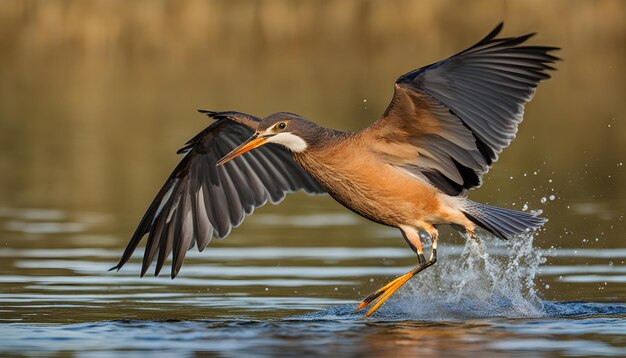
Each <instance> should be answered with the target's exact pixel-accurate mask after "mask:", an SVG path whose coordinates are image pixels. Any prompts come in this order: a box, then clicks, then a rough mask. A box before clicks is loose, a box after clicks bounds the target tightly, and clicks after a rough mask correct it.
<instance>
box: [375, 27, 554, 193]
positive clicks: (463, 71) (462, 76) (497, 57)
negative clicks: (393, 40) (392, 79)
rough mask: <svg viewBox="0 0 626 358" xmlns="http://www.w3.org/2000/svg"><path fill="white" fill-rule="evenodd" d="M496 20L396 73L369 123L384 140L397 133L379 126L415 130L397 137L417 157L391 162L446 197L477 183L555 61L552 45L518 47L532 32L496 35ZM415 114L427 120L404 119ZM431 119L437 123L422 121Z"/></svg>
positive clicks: (514, 129) (511, 136) (511, 135)
mask: <svg viewBox="0 0 626 358" xmlns="http://www.w3.org/2000/svg"><path fill="white" fill-rule="evenodd" d="M502 26H503V24H499V25H498V26H497V27H496V28H495V29H494V30H493V31H492V32H491V33H489V34H488V35H487V36H486V37H485V38H484V39H482V40H481V41H480V42H478V43H477V44H475V45H474V46H472V47H470V48H468V49H466V50H464V51H462V52H460V53H458V54H456V55H454V56H452V57H450V58H447V59H445V60H442V61H439V62H436V63H434V64H431V65H428V66H425V67H422V68H420V69H417V70H414V71H411V72H409V73H407V74H405V75H403V76H401V77H400V78H399V79H398V80H397V82H396V87H395V92H394V98H393V100H392V102H391V104H390V105H389V107H388V108H387V110H386V111H385V114H384V115H383V117H381V119H380V120H378V121H377V122H376V123H374V125H373V127H374V128H377V129H379V132H382V133H387V134H388V135H387V136H385V135H383V138H382V139H383V140H385V141H397V140H398V139H394V138H393V136H394V135H395V136H396V137H397V134H398V133H397V131H396V132H395V133H394V131H391V130H384V128H385V127H390V128H398V129H400V130H405V131H413V132H412V133H406V135H404V136H403V137H402V138H403V140H407V141H408V142H410V143H411V144H413V145H415V146H416V152H417V153H416V157H415V158H414V159H415V160H410V161H408V162H406V159H407V158H402V160H400V161H396V163H392V164H395V165H397V166H398V167H400V168H402V169H404V170H407V171H409V172H410V173H411V174H413V175H418V176H420V177H422V178H426V179H427V180H428V181H429V182H431V183H432V184H433V185H435V186H436V187H438V188H439V189H441V190H443V191H444V192H446V193H447V194H449V195H462V194H464V193H465V192H466V191H467V189H470V188H474V187H477V186H480V184H481V178H482V175H483V174H484V173H486V172H487V171H488V170H489V167H490V166H491V164H492V163H493V162H494V161H496V160H497V159H498V154H499V153H500V152H501V151H502V150H503V149H504V148H506V147H507V146H508V145H509V144H510V143H511V141H512V140H513V139H514V138H515V135H516V133H517V127H518V125H519V123H520V122H521V121H522V119H523V115H524V105H525V104H526V103H527V102H528V101H530V100H531V98H532V96H533V94H534V92H535V88H536V87H537V85H538V83H539V82H540V81H542V80H545V79H548V78H550V75H549V74H547V71H548V70H554V68H553V67H551V66H550V64H551V63H554V62H555V61H557V60H558V58H557V57H555V56H553V55H551V54H550V52H551V51H554V50H557V49H558V48H556V47H544V46H521V44H522V43H524V42H525V41H526V40H528V39H529V38H530V37H531V36H533V34H529V35H524V36H519V37H508V38H496V35H498V33H499V32H500V31H501V30H502ZM407 102H410V103H407ZM418 116H421V117H425V116H427V117H428V119H427V120H426V119H424V118H422V122H421V125H417V124H415V123H414V124H413V127H412V126H411V125H410V124H408V123H406V122H411V121H413V122H416V123H417V122H419V118H417V117H418ZM429 121H431V122H438V123H437V125H436V126H424V125H423V124H427V123H430V124H432V123H431V122H429ZM468 138H469V139H470V141H469V142H468ZM468 144H469V146H468ZM384 155H385V157H393V156H392V155H391V153H384Z"/></svg>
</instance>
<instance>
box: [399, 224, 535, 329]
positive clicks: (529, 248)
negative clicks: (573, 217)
mask: <svg viewBox="0 0 626 358" xmlns="http://www.w3.org/2000/svg"><path fill="white" fill-rule="evenodd" d="M487 245H488V246H491V245H498V243H496V242H489V243H488V244H487ZM500 245H501V244H500ZM504 245H506V247H507V249H508V254H507V255H497V256H495V255H489V253H488V252H487V250H486V248H485V244H484V243H482V242H481V243H477V242H476V241H474V240H471V239H467V240H466V245H465V248H464V250H463V253H462V254H461V256H460V257H459V258H458V259H456V260H454V259H451V258H448V259H446V258H444V259H442V260H440V262H439V263H438V265H435V266H433V267H434V268H435V269H434V270H432V271H430V272H428V270H427V271H425V274H424V275H423V276H422V277H419V278H417V277H416V278H417V279H414V280H415V281H414V282H411V283H410V286H409V287H407V289H405V290H404V291H403V292H401V296H400V299H399V300H398V301H397V302H396V304H395V305H393V304H392V305H389V307H388V308H389V309H392V310H402V311H405V313H407V314H409V313H410V314H411V315H413V316H414V317H416V316H417V317H419V318H428V319H433V318H435V317H439V318H440V319H465V318H481V317H507V318H522V317H523V318H530V317H541V316H543V315H544V310H543V303H542V302H543V301H542V300H541V298H540V297H539V295H538V292H537V290H536V288H535V275H536V274H537V270H538V268H539V266H540V265H541V264H542V263H543V262H545V259H544V258H543V257H542V256H541V254H540V253H539V251H538V250H535V249H533V237H532V236H531V235H526V236H524V237H519V238H516V239H513V240H510V241H508V242H506V243H505V244H504ZM394 306H395V307H394Z"/></svg>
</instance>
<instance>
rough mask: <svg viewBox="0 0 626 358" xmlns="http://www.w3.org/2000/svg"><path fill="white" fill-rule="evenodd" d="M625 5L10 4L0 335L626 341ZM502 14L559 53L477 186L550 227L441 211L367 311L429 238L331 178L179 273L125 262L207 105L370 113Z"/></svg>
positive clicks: (370, 349)
mask: <svg viewBox="0 0 626 358" xmlns="http://www.w3.org/2000/svg"><path fill="white" fill-rule="evenodd" d="M625 7H626V5H625V3H624V2H621V1H603V2H595V1H578V2H570V1H552V2H550V3H549V4H547V3H545V2H501V1H492V2H491V1H487V2H483V3H481V5H480V6H479V5H478V4H476V3H465V2H462V3H461V2H440V1H430V2H429V1H420V2H412V1H396V2H391V3H390V2H383V1H380V2H377V1H372V2H293V1H280V0H278V1H271V2H249V3H248V2H232V1H214V2H204V1H186V2H182V1H181V2H175V3H174V2H156V1H145V2H144V1H135V2H132V3H128V2H121V1H120V2H116V1H108V0H107V1H98V0H96V1H90V2H84V1H46V2H26V1H11V0H7V1H4V2H3V3H2V6H0V173H1V175H0V355H9V356H12V355H46V356H74V355H76V356H111V355H114V354H116V355H120V354H122V353H124V354H125V355H129V356H139V355H144V354H145V353H146V352H148V351H149V352H150V354H154V355H157V356H158V355H171V356H194V355H199V354H201V353H213V354H215V355H225V356H280V355H289V354H291V355H302V356H308V355H329V356H330V355H339V354H341V355H351V356H361V355H365V356H367V355H376V356H391V355H394V356H405V355H406V356H461V355H471V356H473V355H477V354H485V353H487V354H488V355H504V356H519V357H528V356H539V357H543V356H560V355H568V356H585V355H591V356H626V263H625V261H626V241H625V240H624V232H626V221H625V220H624V213H626V190H624V185H623V183H624V182H626V169H625V168H624V166H623V162H624V154H625V153H626V128H625V127H624V118H625V117H626V106H625V105H624V103H625V102H624V101H623V99H624V98H626V88H625V87H624V82H623V81H619V80H616V79H620V78H622V77H623V73H625V72H626V67H625V65H626V61H624V58H625V57H626V47H624V46H623V44H624V41H625V34H626V28H625V26H626V21H624V17H623V14H625V13H626V9H625ZM503 19H504V20H505V22H506V25H505V29H504V34H505V35H513V34H520V33H525V32H529V31H537V32H538V33H539V35H538V36H537V37H536V38H534V39H533V40H532V41H533V44H547V45H557V46H561V47H562V48H563V50H562V51H561V53H560V56H561V57H563V58H564V61H563V62H560V63H559V64H558V68H559V71H558V72H555V73H554V75H553V77H554V78H552V79H551V80H549V81H547V82H545V83H542V85H541V86H540V87H539V89H538V91H537V95H536V97H535V99H534V100H533V101H532V102H531V104H530V105H529V106H527V108H526V119H525V121H524V123H523V124H522V125H521V127H520V132H519V133H518V136H517V139H516V140H515V141H514V142H513V144H512V145H511V147H510V148H508V149H507V150H506V151H504V152H503V153H502V155H501V157H500V160H499V161H498V162H497V163H496V164H495V166H494V169H493V170H492V171H491V172H490V173H489V174H488V175H487V176H486V177H485V184H484V185H483V187H482V188H480V189H479V190H476V191H472V193H471V198H472V199H473V200H476V201H481V202H486V203H490V204H493V205H501V206H506V207H509V208H513V209H518V210H524V211H527V212H531V211H536V210H541V211H543V215H544V216H546V217H548V218H549V219H550V221H549V222H548V224H547V225H546V226H545V228H544V229H543V230H541V231H540V232H538V233H536V234H535V235H534V236H533V237H526V238H519V239H517V240H511V241H509V242H502V241H498V240H495V239H490V238H483V240H482V245H481V246H477V245H476V244H475V243H473V242H468V243H466V242H465V240H464V239H463V238H461V237H460V236H459V235H458V234H456V233H453V232H451V231H450V230H447V231H444V232H443V233H442V235H441V240H440V245H439V261H438V263H437V264H436V265H434V266H433V267H431V268H429V269H428V270H426V271H424V272H422V273H420V274H419V275H418V276H416V277H415V278H413V279H412V280H411V281H409V283H408V284H407V285H405V286H404V287H403V288H401V289H400V290H399V291H398V292H397V293H396V294H395V295H394V296H392V298H391V299H390V300H389V301H388V302H387V303H386V304H384V305H383V306H382V307H381V308H380V310H379V311H378V312H376V313H375V314H374V315H373V316H372V317H370V318H363V317H362V313H363V312H354V308H355V307H356V305H357V304H358V302H359V301H360V299H362V298H364V297H365V296H367V295H368V294H369V293H370V292H372V291H374V290H375V289H377V288H379V287H381V286H382V285H384V284H385V283H387V282H388V281H389V280H391V279H392V278H393V277H395V276H397V275H400V274H402V273H404V272H406V271H408V270H409V269H410V268H411V267H412V266H413V265H415V263H416V262H415V261H416V260H415V257H414V255H413V253H412V251H411V250H410V249H408V248H407V247H406V244H405V242H404V240H402V239H401V236H400V235H399V232H398V231H397V230H394V229H389V228H385V227H382V226H380V225H377V224H373V223H370V222H368V221H366V220H364V219H361V218H359V217H356V216H355V215H353V214H352V213H350V212H347V211H346V210H345V209H343V208H342V207H340V206H339V205H338V204H336V203H335V202H333V201H332V200H331V199H330V198H328V197H307V196H306V195H303V194H294V195H290V196H289V197H288V198H287V199H286V200H285V202H284V203H282V204H281V205H279V206H266V207H263V208H260V209H258V210H256V211H255V213H254V215H252V216H251V217H249V218H247V219H246V221H245V222H244V224H243V225H242V226H241V227H239V228H237V229H235V230H233V232H232V234H231V235H230V236H229V237H228V238H227V239H225V240H223V241H218V240H216V241H214V242H212V243H211V245H210V246H209V247H208V248H207V249H206V250H205V251H204V252H202V253H198V252H196V251H191V252H190V253H189V255H188V256H187V259H186V261H185V265H184V266H183V268H182V270H181V272H180V274H179V276H178V277H177V278H176V279H175V280H171V279H169V277H168V275H167V274H164V275H162V276H161V277H156V278H155V277H152V276H151V275H147V276H146V277H145V278H143V279H141V278H139V277H138V273H139V271H140V262H141V258H140V257H139V256H134V257H133V258H132V260H131V261H130V262H129V264H127V265H126V266H125V267H124V268H123V269H122V270H121V271H120V272H108V271H107V270H108V269H109V268H110V267H111V266H113V265H114V264H115V263H116V262H117V260H118V258H119V255H120V254H121V252H122V250H123V248H124V246H125V244H126V242H127V240H128V238H129V236H130V234H131V233H132V231H133V229H134V226H135V225H136V224H137V221H138V220H139V218H140V217H141V214H142V213H143V210H145V208H146V206H147V204H148V202H149V201H150V199H152V197H153V195H154V194H155V192H156V190H157V189H158V188H159V186H160V185H161V184H162V182H163V180H164V178H165V177H166V175H167V174H168V173H169V171H170V170H171V169H172V168H173V166H174V165H175V163H176V162H177V161H178V160H179V157H177V156H176V155H175V154H174V152H175V150H176V149H178V148H179V147H180V145H181V144H182V143H184V142H185V141H186V140H187V139H189V137H191V136H192V135H193V134H194V133H195V132H197V131H198V130H199V129H201V128H203V127H204V126H205V125H206V118H204V117H203V116H199V115H197V114H196V113H195V112H194V111H195V109H196V108H207V109H214V110H229V109H232V110H240V111H244V112H249V113H252V114H257V115H265V114H269V113H272V112H276V111H284V110H287V111H293V112H297V113H300V114H303V115H304V116H306V117H307V118H310V119H312V120H315V121H316V122H318V123H320V124H322V125H325V126H330V127H335V128H341V129H348V128H359V127H362V126H365V125H367V124H368V123H369V122H371V121H373V120H374V119H375V118H376V117H377V116H378V115H379V114H380V113H381V112H382V111H383V110H384V108H385V107H386V105H387V103H388V101H389V97H390V95H391V89H392V86H391V84H392V83H393V81H394V80H395V79H396V78H397V76H398V75H400V74H401V73H403V72H405V71H408V70H410V69H413V68H415V67H416V66H419V65H424V64H427V63H431V62H433V61H436V60H438V59H441V58H443V57H444V56H447V55H450V54H451V53H453V52H455V51H458V50H460V49H462V48H464V47H465V46H467V45H468V44H470V43H472V42H475V41H476V40H477V39H479V38H480V37H481V36H483V35H484V34H485V33H486V32H487V31H488V30H490V28H491V27H492V26H495V24H496V23H498V22H499V21H500V20H503ZM529 19H532V21H531V20H529ZM138 29H141V31H139V30H138ZM163 272H168V268H164V270H163Z"/></svg>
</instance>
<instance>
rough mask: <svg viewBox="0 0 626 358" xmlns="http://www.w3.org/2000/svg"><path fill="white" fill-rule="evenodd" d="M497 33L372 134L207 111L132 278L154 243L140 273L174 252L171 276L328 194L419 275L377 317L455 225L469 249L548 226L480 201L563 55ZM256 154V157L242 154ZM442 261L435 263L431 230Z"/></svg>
mask: <svg viewBox="0 0 626 358" xmlns="http://www.w3.org/2000/svg"><path fill="white" fill-rule="evenodd" d="M501 29H502V24H500V25H498V26H497V27H496V28H495V29H494V30H493V31H491V32H490V33H489V34H488V35H487V36H486V37H485V38H483V39H482V40H480V41H479V42H478V43H477V44H475V45H474V46H471V47H470V48H468V49H466V50H464V51H461V52H459V53H457V54H456V55H453V56H451V57H449V58H447V59H445V60H442V61H439V62H436V63H433V64H431V65H428V66H425V67H422V68H420V69H417V70H414V71H411V72H409V73H406V74H404V75H402V76H400V78H398V80H397V81H396V83H395V86H394V94H393V98H392V100H391V103H390V104H389V106H388V107H387V109H386V110H385V112H384V113H383V115H382V116H381V117H380V118H379V119H378V120H377V121H375V122H374V123H372V124H371V125H370V126H369V127H367V128H364V129H360V130H355V131H348V132H343V131H338V130H334V129H330V128H324V127H320V126H318V125H317V124H315V123H313V122H311V121H309V120H307V119H305V118H303V117H301V116H299V115H297V114H293V113H286V112H279V113H275V114H272V115H270V116H268V117H265V118H258V117H255V116H251V115H248V114H244V113H239V112H212V111H200V112H202V113H205V114H206V115H208V116H209V117H211V118H213V119H215V122H213V123H212V124H211V125H209V126H208V127H207V128H206V129H204V130H203V131H201V132H200V133H198V134H197V135H196V136H195V137H193V138H192V139H191V140H189V141H188V142H187V144H186V145H185V146H184V147H183V148H182V149H180V150H179V151H178V153H181V154H184V157H183V159H182V161H181V162H180V163H179V164H178V165H177V166H176V168H175V169H174V171H173V172H172V174H171V175H170V177H169V178H168V179H167V181H166V182H165V184H164V185H163V187H162V188H161V190H160V191H159V192H158V194H157V196H156V198H155V199H154V200H153V201H152V203H151V204H150V206H149V207H148V210H147V211H146V213H145V214H144V216H143V218H142V219H141V221H140V223H139V225H138V227H137V229H136V231H135V233H134V234H133V236H132V238H131V240H130V242H129V243H128V246H127V248H126V250H125V251H124V253H123V255H122V258H121V259H120V261H119V263H118V264H117V265H116V266H115V267H113V268H112V269H118V270H119V269H120V268H121V267H122V266H123V265H124V264H125V263H126V262H127V261H128V259H129V258H130V257H131V254H132V253H133V251H134V250H135V249H136V248H137V245H138V244H139V242H140V241H141V240H142V239H143V238H144V237H145V236H146V235H147V238H148V240H147V243H146V247H145V251H144V256H143V265H142V269H141V275H142V276H143V275H144V274H145V273H146V271H147V270H148V268H149V267H150V266H151V264H152V262H153V261H154V259H155V257H156V258H157V262H156V269H155V275H158V274H159V272H160V270H161V268H162V266H163V264H164V263H165V261H166V260H167V259H168V257H169V256H170V254H172V268H171V276H172V278H174V277H175V276H176V275H177V274H178V272H179V270H180V268H181V265H182V264H183V260H184V258H185V254H186V252H187V250H189V249H191V248H192V247H193V246H194V245H195V246H197V247H198V249H199V250H200V251H202V250H203V249H204V248H205V247H206V246H207V245H208V243H209V242H210V241H211V238H212V237H213V236H215V237H217V238H223V237H225V236H227V235H228V234H229V232H230V231H231V229H232V228H233V227H236V226H238V225H239V224H241V222H242V221H243V219H244V218H245V216H246V215H248V214H250V213H252V211H253V210H254V208H256V207H258V206H261V205H263V204H265V203H266V202H267V201H268V200H269V201H270V202H272V203H273V204H276V203H279V202H280V201H281V200H282V199H284V198H285V195H286V194H287V193H290V192H295V191H300V190H303V191H305V192H306V193H309V194H329V195H330V196H332V197H333V198H334V199H335V200H337V201H338V202H339V203H341V204H342V205H343V206H345V207H346V208H348V209H350V210H351V211H353V212H355V213H357V214H359V215H361V216H363V217H365V218H367V219H369V220H372V221H374V222H377V223H379V224H382V225H387V226H391V227H395V228H398V229H399V230H400V232H401V233H402V236H403V237H404V239H405V240H406V242H407V243H408V245H409V246H410V247H411V249H412V250H413V251H414V252H415V253H416V255H417V266H416V267H415V268H414V269H413V270H411V271H409V272H408V273H406V274H404V275H402V276H399V277H398V278H396V279H395V280H393V281H391V282H390V283H389V284H387V285H385V286H384V287H382V288H381V289H379V290H378V291H376V292H374V293H372V294H371V295H370V296H368V297H367V298H366V299H365V300H363V301H362V302H361V304H360V305H359V306H358V307H357V308H358V309H361V308H363V307H365V306H367V305H369V304H370V303H372V302H374V301H376V300H377V301H376V303H375V304H374V305H373V307H372V308H371V309H370V310H369V311H368V312H367V313H366V316H369V315H371V314H372V313H373V312H374V311H376V310H377V309H378V307H380V305H381V304H382V303H384V302H385V301H386V300H387V299H388V298H389V297H390V296H391V295H392V294H393V293H394V292H395V291H396V290H397V289H398V288H400V287H401V286H402V285H403V284H404V283H405V282H406V281H408V280H409V279H410V278H411V277H413V276H414V275H415V274H417V273H418V272H420V271H421V270H423V269H425V268H427V267H429V266H431V265H432V264H434V263H435V262H436V260H437V238H438V232H437V228H438V227H439V226H440V225H446V224H447V225H452V227H454V228H455V229H457V230H459V231H460V232H461V233H462V234H465V235H467V236H469V237H471V238H475V237H476V236H475V230H476V229H477V228H482V229H484V230H486V231H488V232H490V233H491V234H493V235H495V236H497V237H499V238H502V239H508V238H511V237H514V236H516V235H520V234H522V233H524V232H527V231H530V230H534V229H537V228H539V227H540V226H542V225H543V223H544V222H545V219H543V218H540V217H538V216H536V215H532V214H529V213H525V212H519V211H514V210H509V209H503V208H499V207H495V206H489V205H485V204H480V203H477V202H474V201H472V200H470V199H468V198H467V193H468V190H470V189H472V188H476V187H479V186H480V185H481V178H482V176H483V175H484V174H485V173H486V172H487V171H488V170H489V168H490V167H491V165H492V164H493V162H494V161H496V160H497V159H498V154H499V153H500V152H501V151H502V150H503V149H504V148H506V147H507V146H508V145H509V144H510V143H511V141H512V140H513V138H515V134H516V132H517V127H518V125H519V124H520V123H521V122H522V119H523V114H524V105H525V104H526V103H527V102H528V101H530V99H531V98H532V96H533V94H534V93H535V89H536V87H537V84H538V83H539V82H540V81H542V80H545V79H547V78H549V77H550V76H549V75H548V74H547V71H548V70H553V69H554V68H553V67H551V66H550V64H551V63H554V62H555V61H556V60H558V58H557V57H555V56H553V55H552V54H551V52H552V51H554V50H557V49H558V48H556V47H545V46H528V45H523V43H524V42H526V40H528V39H529V38H530V37H531V36H532V35H533V34H528V35H523V36H519V37H506V38H497V37H496V36H497V35H498V33H499V32H500V31H501ZM244 153H245V154H244ZM420 231H424V232H426V233H428V236H429V237H430V240H431V242H432V250H431V254H430V257H429V259H428V260H426V258H425V257H424V252H423V249H422V243H421V241H420V235H419V232H420Z"/></svg>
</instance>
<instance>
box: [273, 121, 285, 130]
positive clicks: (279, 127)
mask: <svg viewBox="0 0 626 358" xmlns="http://www.w3.org/2000/svg"><path fill="white" fill-rule="evenodd" d="M285 127H287V125H286V124H285V122H280V123H278V125H276V128H278V129H280V130H282V129H285Z"/></svg>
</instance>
